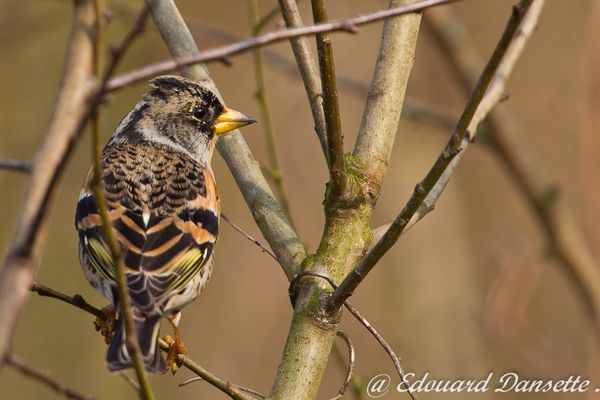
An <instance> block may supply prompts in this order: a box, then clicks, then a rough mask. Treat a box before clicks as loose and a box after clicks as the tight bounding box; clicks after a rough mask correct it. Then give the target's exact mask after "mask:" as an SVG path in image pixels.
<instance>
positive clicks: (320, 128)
mask: <svg viewBox="0 0 600 400" xmlns="http://www.w3.org/2000/svg"><path fill="white" fill-rule="evenodd" d="M279 7H281V13H282V14H283V19H284V20H285V24H286V25H287V26H288V27H290V28H293V27H299V26H302V25H304V23H303V22H302V18H301V17H300V11H299V10H298V4H297V3H296V0H279ZM290 44H291V45H292V51H293V52H294V57H295V58H296V63H297V64H298V70H299V71H300V75H301V76H302V81H303V82H304V89H305V90H306V94H307V96H308V103H309V104H310V110H311V112H312V116H313V121H314V123H315V132H316V133H317V137H318V138H319V142H320V143H321V148H322V149H323V154H325V158H327V159H328V160H329V150H328V143H327V133H326V128H325V114H324V113H323V100H322V96H323V94H322V93H321V80H320V77H319V72H318V70H317V64H316V63H315V60H314V58H313V56H312V54H311V51H310V46H309V44H308V38H307V37H297V38H293V39H290Z"/></svg>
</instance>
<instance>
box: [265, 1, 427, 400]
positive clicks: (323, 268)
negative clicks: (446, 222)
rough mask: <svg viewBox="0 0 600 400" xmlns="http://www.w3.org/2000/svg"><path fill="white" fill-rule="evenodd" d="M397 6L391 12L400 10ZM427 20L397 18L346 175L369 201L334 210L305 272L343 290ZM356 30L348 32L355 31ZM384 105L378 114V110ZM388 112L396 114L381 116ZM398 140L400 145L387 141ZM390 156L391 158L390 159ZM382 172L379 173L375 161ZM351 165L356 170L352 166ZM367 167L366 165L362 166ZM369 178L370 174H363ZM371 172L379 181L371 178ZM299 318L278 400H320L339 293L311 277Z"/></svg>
mask: <svg viewBox="0 0 600 400" xmlns="http://www.w3.org/2000/svg"><path fill="white" fill-rule="evenodd" d="M398 4H399V3H398V1H394V0H392V1H390V8H391V9H392V8H394V7H396V6H397V5H398ZM419 24H420V15H414V14H411V15H404V16H402V17H398V18H391V19H389V20H387V21H386V22H385V24H384V29H383V35H382V39H381V45H380V56H379V57H378V59H377V63H376V66H375V73H374V80H373V84H372V89H371V95H370V99H369V102H368V103H367V105H366V107H365V115H366V119H367V121H369V122H370V123H371V125H370V126H369V127H368V130H367V129H363V128H361V133H362V136H363V139H364V140H363V143H364V147H362V146H361V147H360V151H364V152H362V153H359V154H360V155H361V156H363V155H364V157H365V158H364V162H363V159H359V160H358V161H355V160H353V159H349V161H348V164H347V165H346V167H347V168H348V171H349V173H350V169H351V168H352V174H353V175H356V177H357V186H358V188H357V190H358V191H360V193H366V194H367V195H364V196H358V197H357V198H356V199H340V200H342V201H346V200H351V201H347V202H346V204H336V203H335V202H333V203H332V204H329V205H328V207H326V225H325V229H324V232H323V236H322V238H321V242H320V244H319V248H318V250H317V254H315V255H314V256H312V257H310V258H308V259H307V260H306V262H305V264H304V269H305V270H306V271H311V272H316V273H321V274H326V275H327V276H329V277H331V278H332V279H333V281H335V282H338V281H340V280H342V279H343V277H344V276H346V274H347V273H348V271H350V270H351V269H352V267H353V266H354V264H355V263H356V262H358V260H360V258H361V257H362V256H363V254H364V250H365V246H367V245H368V242H369V237H370V227H369V218H370V215H371V212H372V208H373V205H374V204H375V201H376V200H377V197H378V196H379V190H378V189H377V190H371V189H370V187H376V188H379V186H380V185H381V181H382V180H383V176H384V175H385V172H386V168H387V157H389V154H390V152H391V146H392V144H393V136H394V135H395V134H396V130H397V127H398V123H399V118H400V109H401V105H402V102H403V98H404V93H405V88H406V84H407V83H408V76H409V73H410V70H411V68H412V65H413V58H414V52H415V45H416V37H417V34H418V30H419ZM347 26H348V24H347ZM373 105H377V106H378V109H374V107H373ZM381 110H391V111H390V112H387V113H386V112H381ZM363 120H364V118H363ZM390 135H391V136H392V138H389V137H386V138H382V137H383V136H390ZM382 154H383V155H385V157H384V156H382ZM380 157H382V158H381V159H383V160H385V162H377V163H376V166H375V169H374V170H372V169H369V168H371V165H372V164H373V163H374V160H380ZM350 160H351V162H352V164H350ZM362 164H364V165H362ZM363 170H366V171H367V173H366V174H365V173H363V172H362V171H363ZM369 171H371V173H370V174H369ZM292 287H293V288H294V289H295V290H294V291H293V292H294V294H295V296H294V297H293V300H294V306H295V308H294V316H293V319H292V323H291V326H290V330H289V333H288V338H287V342H286V345H285V348H284V350H283V355H282V360H281V363H280V365H279V368H278V371H277V375H276V377H275V382H274V384H273V388H272V390H271V398H273V399H292V398H293V399H298V400H301V399H314V398H315V397H316V395H317V390H318V387H319V384H320V382H321V379H322V376H323V371H324V369H325V365H326V364H327V361H328V356H329V353H330V351H331V346H332V344H333V341H334V339H335V335H336V331H337V325H338V323H339V317H340V315H339V313H338V310H332V309H325V310H324V307H323V305H324V304H323V303H324V302H325V301H326V299H327V298H328V295H329V291H330V290H331V288H330V286H329V285H327V284H325V281H323V280H322V279H321V280H319V278H314V277H310V276H305V277H302V279H297V280H296V281H294V283H292Z"/></svg>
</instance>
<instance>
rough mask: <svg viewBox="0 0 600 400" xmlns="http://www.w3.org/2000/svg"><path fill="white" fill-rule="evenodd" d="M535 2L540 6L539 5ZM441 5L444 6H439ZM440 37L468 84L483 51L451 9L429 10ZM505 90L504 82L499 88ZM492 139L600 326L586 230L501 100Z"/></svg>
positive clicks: (527, 26)
mask: <svg viewBox="0 0 600 400" xmlns="http://www.w3.org/2000/svg"><path fill="white" fill-rule="evenodd" d="M542 6H543V1H539V2H537V3H534V5H532V10H531V11H530V12H531V13H534V12H536V13H540V12H541V9H542ZM534 7H535V8H534ZM436 11H438V10H436ZM427 22H428V24H429V25H430V26H431V28H432V30H433V32H434V34H435V37H436V39H437V41H438V42H439V43H440V45H441V46H442V48H443V49H444V50H445V52H446V55H447V56H448V58H449V59H450V61H451V65H452V66H453V68H454V72H455V74H456V75H457V76H458V78H459V80H460V82H461V84H462V86H463V88H466V87H467V86H468V85H470V84H471V83H472V82H473V81H474V80H475V78H474V76H473V70H474V69H476V68H477V67H478V66H479V65H481V55H480V54H479V51H478V50H477V47H476V46H475V45H474V44H473V43H472V40H470V37H469V36H468V33H467V32H466V30H465V28H464V26H463V25H462V24H461V23H460V21H459V20H458V19H457V18H456V17H455V16H454V15H453V14H452V13H450V12H444V13H438V12H435V13H431V15H429V14H428V15H427ZM535 27H536V21H535V19H533V18H532V19H530V20H529V21H528V23H526V22H525V21H524V22H523V26H522V28H521V34H520V35H519V38H518V41H519V42H520V43H521V45H520V46H521V47H522V46H523V45H524V43H525V42H526V41H527V39H528V38H529V37H530V36H531V34H532V33H533V31H534V30H535ZM496 93H498V95H500V96H501V95H502V93H503V91H502V90H501V87H498V89H497V90H496ZM486 125H487V127H488V132H489V136H488V138H489V144H490V147H491V149H492V150H493V151H494V152H495V153H496V155H497V156H498V158H499V160H500V162H501V163H502V164H503V165H504V167H505V169H506V171H507V173H509V174H510V176H511V177H512V179H513V180H514V182H515V184H516V185H517V187H518V189H519V192H520V193H521V195H522V196H523V199H524V200H525V201H526V202H527V203H528V204H529V206H530V207H531V208H532V210H533V211H534V213H535V214H534V215H535V216H536V218H537V222H538V224H539V226H540V229H541V230H542V232H543V234H544V235H545V237H546V240H547V242H548V244H549V246H550V247H551V249H552V253H553V254H554V255H555V256H556V258H557V259H558V261H559V262H560V264H561V265H562V266H563V267H564V268H565V269H566V271H567V273H568V275H569V276H571V277H572V278H573V281H574V282H575V284H576V285H577V286H578V287H580V288H581V290H579V293H582V294H584V296H585V297H586V302H587V304H588V305H589V306H590V309H591V311H592V313H593V316H594V320H595V325H596V329H597V330H600V265H599V264H598V261H597V259H596V257H595V256H594V254H593V251H592V250H591V249H590V247H589V244H588V242H587V241H586V239H585V235H584V234H583V232H582V231H581V229H580V228H579V227H578V226H577V223H576V222H575V220H574V218H573V216H572V211H571V210H570V209H569V208H568V207H567V206H566V204H564V201H562V200H561V199H559V198H558V197H557V196H556V195H553V193H556V188H555V187H554V185H553V184H552V183H551V182H550V179H549V178H548V177H547V176H546V174H545V173H544V172H543V171H542V170H541V168H540V167H539V166H538V165H536V164H535V163H534V161H533V160H532V159H531V157H530V155H529V152H528V151H527V149H526V148H525V147H524V144H523V142H522V141H521V140H520V139H519V137H517V136H516V135H515V134H514V130H515V129H514V126H516V125H517V124H516V122H515V121H514V118H513V116H512V114H511V112H510V110H509V109H508V108H507V107H506V106H504V105H502V104H500V105H498V107H496V108H495V109H494V110H493V111H491V113H490V115H489V116H488V118H487V120H486Z"/></svg>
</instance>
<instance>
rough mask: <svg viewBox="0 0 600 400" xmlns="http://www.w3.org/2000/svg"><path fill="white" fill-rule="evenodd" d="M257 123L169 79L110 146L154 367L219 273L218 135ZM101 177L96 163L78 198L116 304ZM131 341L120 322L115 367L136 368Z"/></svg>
mask: <svg viewBox="0 0 600 400" xmlns="http://www.w3.org/2000/svg"><path fill="white" fill-rule="evenodd" d="M251 122H253V120H252V119H250V118H249V117H246V116H244V115H243V114H241V113H237V112H234V111H233V110H229V109H227V108H225V107H224V106H223V105H222V104H221V103H220V101H219V100H218V99H217V97H216V96H215V95H214V94H213V93H212V92H210V91H208V90H207V89H205V88H203V87H202V86H200V85H198V84H197V83H195V82H192V81H189V80H187V79H183V78H179V77H171V76H167V77H160V78H157V79H155V80H154V81H152V83H151V91H150V92H149V93H148V94H147V95H145V96H144V97H143V98H142V100H141V101H140V102H139V103H138V104H137V105H136V107H135V108H134V109H133V110H132V111H131V112H130V113H129V114H128V115H127V116H126V117H125V118H124V119H123V121H122V122H121V124H120V125H119V127H118V128H117V130H116V131H115V133H114V134H113V136H112V137H111V139H110V140H109V142H108V144H107V145H106V147H105V148H104V150H103V153H102V171H103V172H102V184H103V187H104V192H105V196H106V202H107V206H108V210H109V217H110V219H111V221H112V224H113V228H114V232H115V236H116V238H117V240H118V242H119V243H120V244H121V248H122V251H123V256H124V263H125V267H126V278H127V284H128V286H129V292H130V296H131V299H132V304H133V307H134V309H135V316H136V324H137V328H138V329H137V330H138V337H139V340H140V348H141V349H142V353H143V356H144V360H145V363H146V368H147V369H148V370H149V371H153V372H163V371H164V370H165V363H164V361H163V359H162V357H161V356H160V354H158V351H156V340H157V337H158V327H159V325H160V320H161V318H162V317H168V318H169V319H170V320H172V321H177V320H178V318H179V311H180V310H181V308H183V307H184V306H185V305H187V304H189V303H190V302H191V301H193V300H194V299H195V298H196V297H197V296H198V295H199V294H200V292H201V290H202V288H203V287H204V285H205V284H206V282H207V281H208V279H209V277H210V274H211V271H212V266H213V252H214V245H215V243H216V240H217V236H218V227H219V214H220V200H219V194H218V190H217V186H216V183H215V179H214V176H213V173H212V170H211V167H210V160H211V157H212V153H213V150H214V145H215V142H216V137H217V135H218V134H221V133H225V132H227V131H230V130H232V129H233V128H235V127H239V126H243V125H246V124H248V123H251ZM92 178H93V173H92V170H91V169H90V171H89V172H88V174H87V176H86V179H85V181H84V185H83V188H82V191H81V194H80V198H79V201H78V204H77V211H76V228H77V230H78V233H79V249H80V250H79V256H80V261H81V264H82V266H83V269H84V272H85V275H86V277H87V279H88V281H89V282H90V283H91V285H92V286H94V287H95V288H96V289H97V290H98V291H100V292H101V293H102V294H103V295H104V296H105V297H107V298H108V299H109V300H110V301H111V303H112V304H114V305H115V306H117V305H118V298H117V295H116V282H115V270H114V265H113V262H112V259H111V257H110V252H109V250H108V248H107V246H106V244H105V241H104V237H103V232H102V226H101V219H100V216H99V214H98V209H97V204H96V200H95V198H94V196H93V194H92V190H91V181H92ZM175 324H176V322H175ZM123 337H124V333H123V328H122V326H121V324H117V325H116V333H115V336H114V338H113V340H112V343H111V346H110V347H109V351H108V355H107V361H108V365H109V368H110V369H111V370H120V369H123V368H128V367H130V366H131V360H130V359H129V356H128V354H127V350H126V348H125V346H124V344H123Z"/></svg>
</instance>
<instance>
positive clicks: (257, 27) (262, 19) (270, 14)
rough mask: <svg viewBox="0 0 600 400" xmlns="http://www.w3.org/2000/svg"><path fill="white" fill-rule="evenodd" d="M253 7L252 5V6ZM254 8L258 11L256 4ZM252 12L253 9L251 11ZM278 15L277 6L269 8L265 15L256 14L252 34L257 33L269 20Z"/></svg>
mask: <svg viewBox="0 0 600 400" xmlns="http://www.w3.org/2000/svg"><path fill="white" fill-rule="evenodd" d="M252 7H254V6H252ZM256 10H257V11H258V4H257V7H256ZM252 12H254V11H252ZM278 15H279V7H278V6H275V7H273V8H271V10H270V11H269V12H268V13H266V14H265V15H263V16H262V17H260V16H258V17H259V18H258V19H256V20H255V21H254V23H253V25H254V26H253V33H254V35H255V36H256V35H258V34H259V33H260V32H262V30H263V29H264V28H265V27H266V26H267V25H268V24H269V23H270V22H271V21H273V20H274V19H275V18H276V17H277V16H278Z"/></svg>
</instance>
